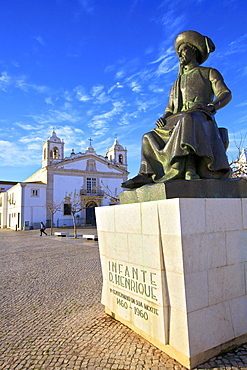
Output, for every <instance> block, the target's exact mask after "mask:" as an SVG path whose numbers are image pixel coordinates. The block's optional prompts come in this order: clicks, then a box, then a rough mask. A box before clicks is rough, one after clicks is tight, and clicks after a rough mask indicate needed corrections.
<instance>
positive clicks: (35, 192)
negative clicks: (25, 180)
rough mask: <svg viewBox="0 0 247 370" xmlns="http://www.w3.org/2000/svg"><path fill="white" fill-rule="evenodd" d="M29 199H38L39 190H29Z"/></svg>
mask: <svg viewBox="0 0 247 370" xmlns="http://www.w3.org/2000/svg"><path fill="white" fill-rule="evenodd" d="M31 197H39V189H31Z"/></svg>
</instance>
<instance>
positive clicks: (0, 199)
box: [0, 197, 3, 207]
mask: <svg viewBox="0 0 247 370" xmlns="http://www.w3.org/2000/svg"><path fill="white" fill-rule="evenodd" d="M2 206H3V200H2V197H1V198H0V207H2Z"/></svg>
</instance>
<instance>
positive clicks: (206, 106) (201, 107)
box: [193, 103, 216, 114]
mask: <svg viewBox="0 0 247 370" xmlns="http://www.w3.org/2000/svg"><path fill="white" fill-rule="evenodd" d="M193 109H199V110H204V111H208V112H209V113H211V114H215V112H216V110H215V106H214V104H213V103H210V104H202V103H198V104H196V105H194V106H193Z"/></svg>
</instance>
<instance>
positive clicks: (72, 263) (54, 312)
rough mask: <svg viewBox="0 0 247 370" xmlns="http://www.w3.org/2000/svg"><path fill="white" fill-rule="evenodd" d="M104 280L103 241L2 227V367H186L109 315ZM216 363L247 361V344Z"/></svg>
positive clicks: (231, 365)
mask: <svg viewBox="0 0 247 370" xmlns="http://www.w3.org/2000/svg"><path fill="white" fill-rule="evenodd" d="M91 231H92V233H93V230H91ZM87 232H90V230H87ZM101 287H102V274H101V266H100V260H99V251H98V243H97V242H94V241H91V240H88V241H87V240H83V239H71V238H59V237H55V236H47V237H46V236H43V237H39V231H38V230H31V231H18V232H15V231H10V230H0V369H13V370H14V369H15V370H22V369H50V370H53V369H54V370H55V369H57V370H59V369H71V370H79V369H89V370H97V369H122V370H128V369H131V370H139V369H153V370H156V369H166V370H171V369H174V370H184V369H185V368H184V367H183V366H181V365H180V364H179V363H177V362H176V361H175V360H173V359H171V358H170V357H169V356H167V355H165V354H164V353H162V352H161V351H160V350H158V349H157V348H156V347H154V346H153V345H151V344H150V343H149V342H147V341H146V340H144V339H143V338H141V337H140V336H139V335H137V334H135V333H134V332H133V331H131V330H130V329H128V328H127V327H125V326H124V325H122V324H121V323H119V322H117V321H115V320H113V319H112V318H110V317H109V316H108V315H106V314H105V313H104V307H103V306H102V305H101V303H100V298H101ZM212 368H217V369H247V345H243V346H241V347H239V348H238V349H236V350H234V351H231V352H228V353H226V354H224V355H221V356H218V357H215V358H213V359H211V360H210V361H208V362H207V363H206V364H203V365H200V366H199V367H198V369H212Z"/></svg>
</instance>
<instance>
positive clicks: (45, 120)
mask: <svg viewBox="0 0 247 370" xmlns="http://www.w3.org/2000/svg"><path fill="white" fill-rule="evenodd" d="M30 117H31V118H32V119H33V120H34V121H35V122H38V123H40V124H49V123H61V122H64V121H67V122H71V123H76V122H78V121H80V120H81V117H80V116H79V115H78V112H77V111H73V110H71V111H69V112H66V111H63V110H56V109H54V110H52V109H49V111H48V113H47V114H41V115H30Z"/></svg>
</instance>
